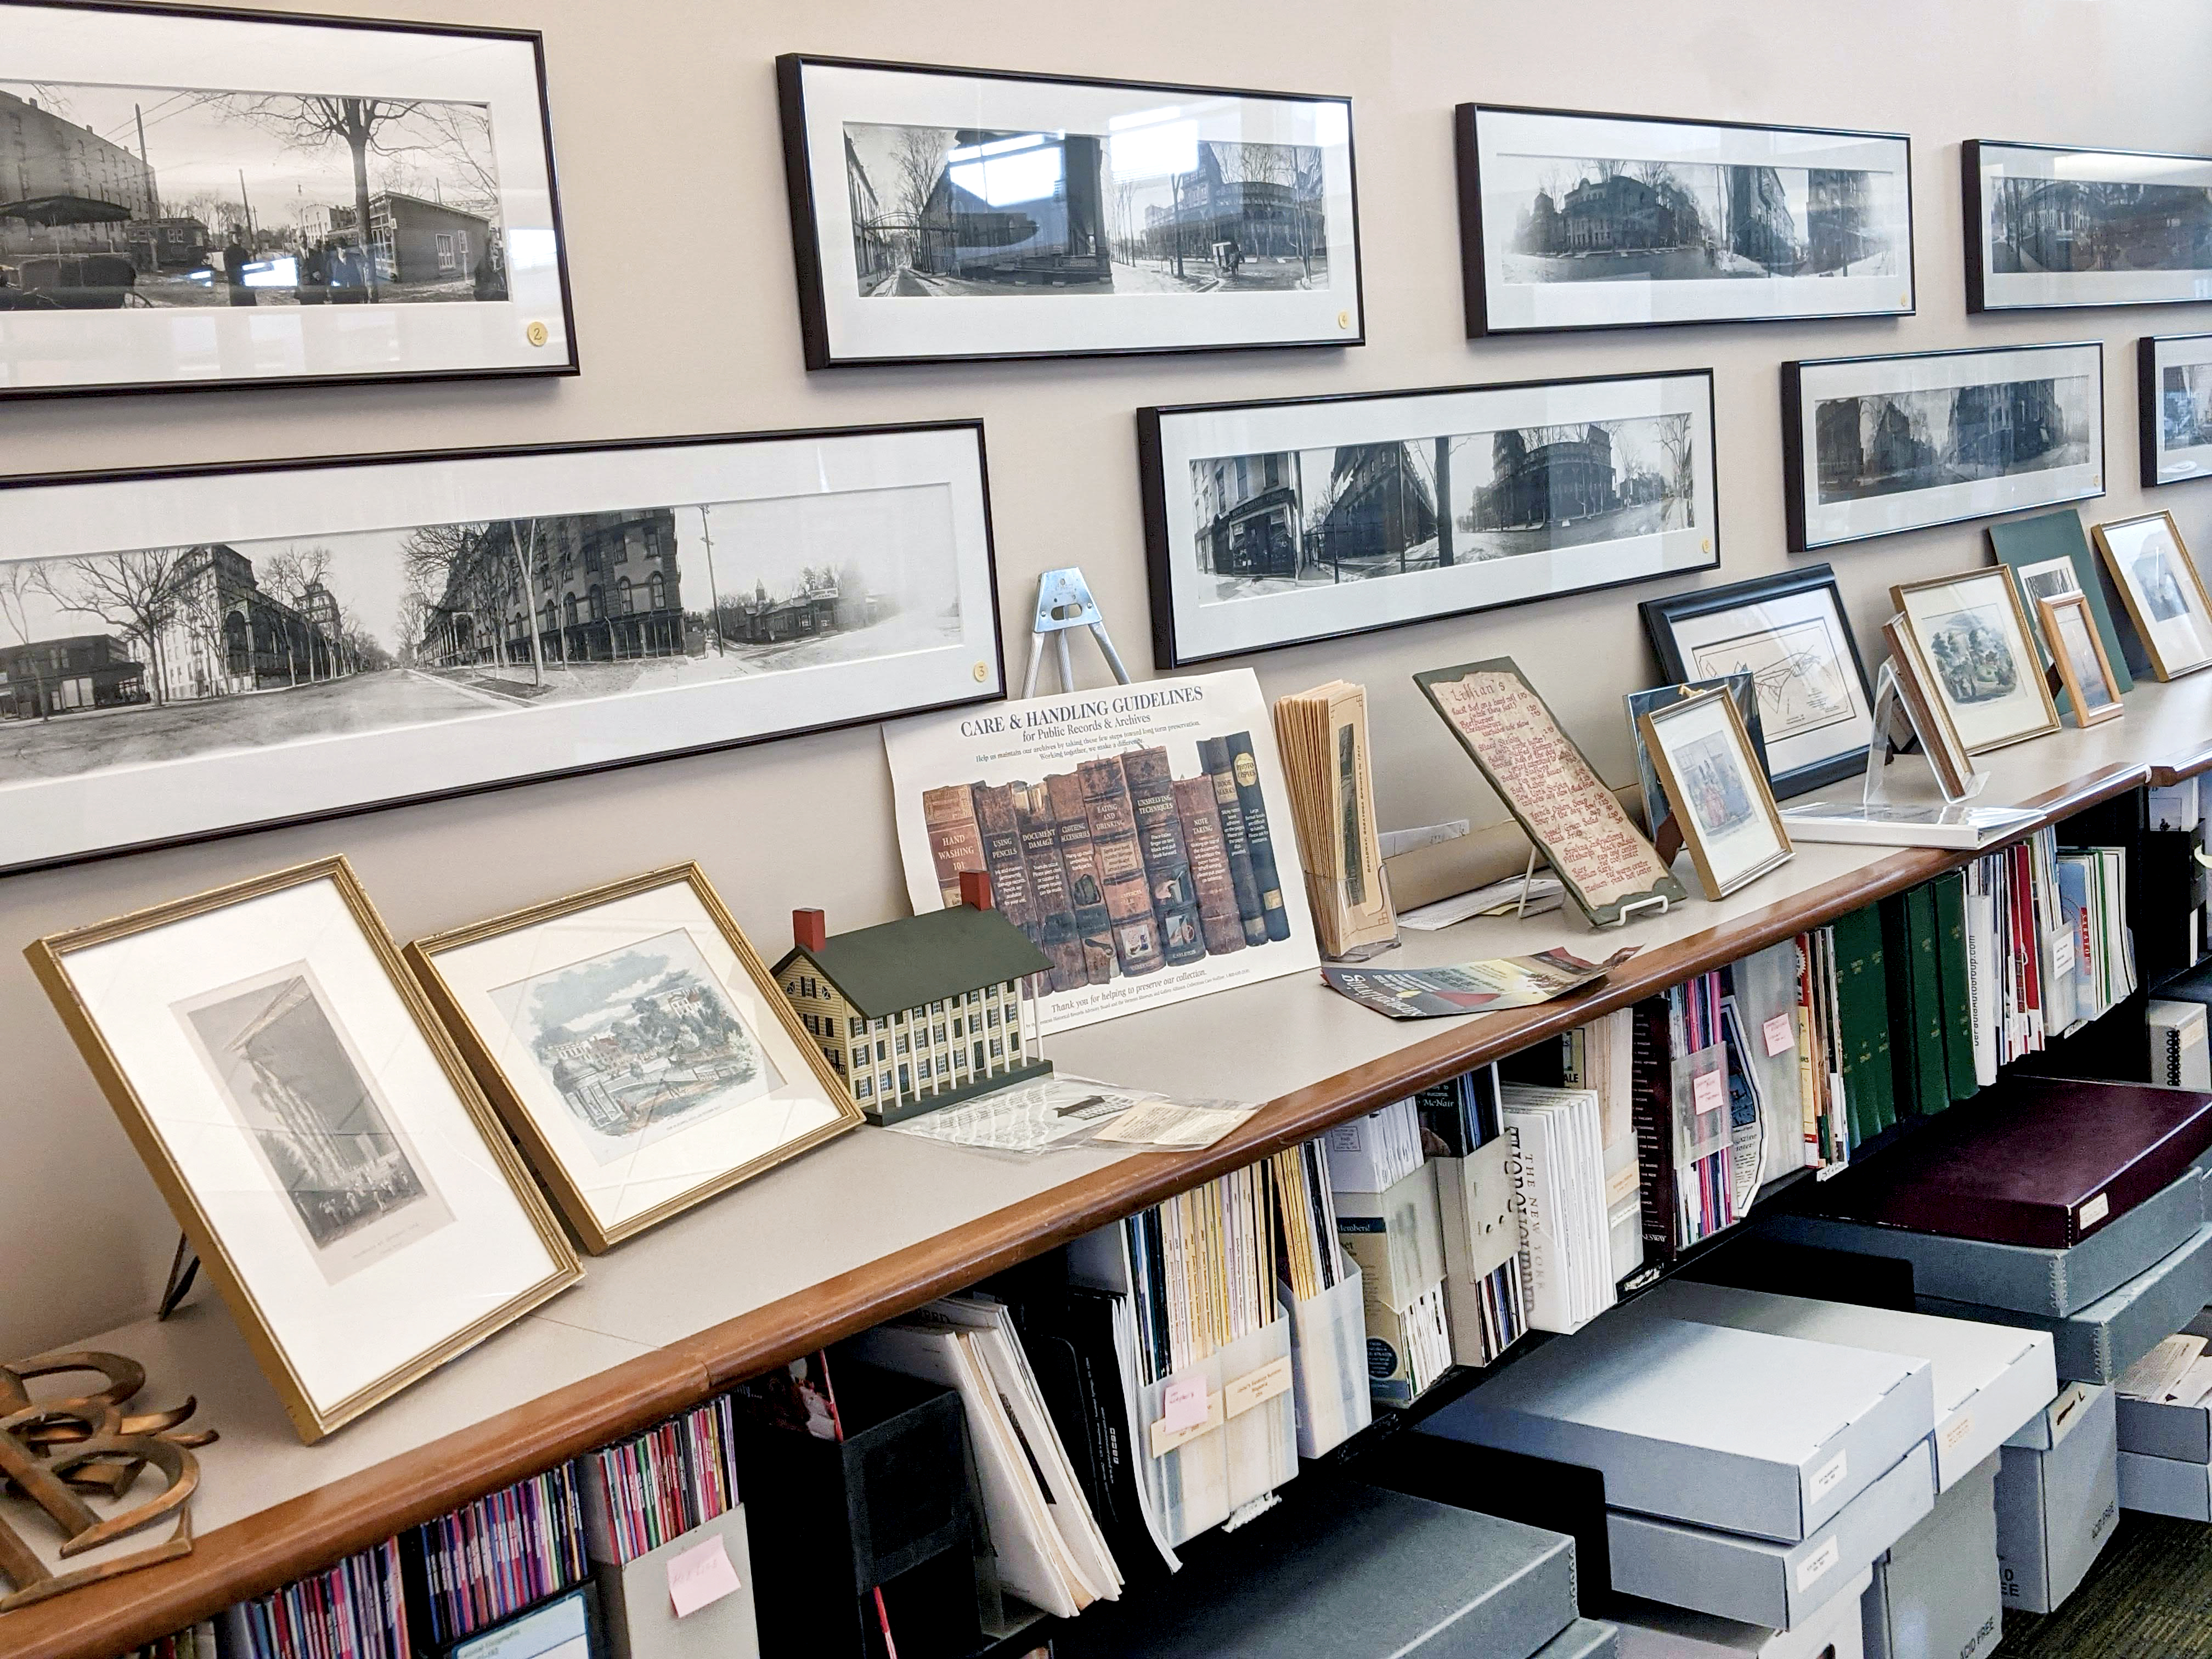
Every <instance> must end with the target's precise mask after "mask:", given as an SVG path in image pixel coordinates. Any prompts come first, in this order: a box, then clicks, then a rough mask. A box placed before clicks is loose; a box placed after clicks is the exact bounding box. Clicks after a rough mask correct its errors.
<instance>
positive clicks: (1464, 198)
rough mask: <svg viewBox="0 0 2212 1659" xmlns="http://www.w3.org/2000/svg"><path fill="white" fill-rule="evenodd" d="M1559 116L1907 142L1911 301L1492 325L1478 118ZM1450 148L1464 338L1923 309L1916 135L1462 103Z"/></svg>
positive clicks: (1835, 318) (1824, 318) (1902, 313)
mask: <svg viewBox="0 0 2212 1659" xmlns="http://www.w3.org/2000/svg"><path fill="white" fill-rule="evenodd" d="M1486 112H1487V113H1491V114H1496V115H1555V116H1564V117H1568V118H1573V119H1577V120H1596V121H1645V122H1649V123H1650V124H1652V125H1656V126H1669V127H1726V128H1734V129H1736V130H1738V131H1747V132H1810V133H1818V134H1820V135H1823V136H1825V137H1835V138H1881V139H1886V140H1888V141H1891V142H1893V143H1901V144H1903V145H1904V146H1905V243H1906V246H1905V288H1906V290H1907V292H1909V293H1910V294H1911V295H1912V303H1911V305H1908V306H1906V307H1904V308H1903V309H1901V310H1882V311H1806V312H1790V313H1784V314H1781V315H1775V316H1756V317H1668V318H1663V319H1657V320H1654V321H1650V322H1630V323H1552V324H1547V325H1542V326H1541V327H1528V328H1492V327H1491V326H1490V321H1489V318H1490V299H1489V272H1488V267H1487V261H1486V259H1485V258H1484V253H1483V240H1484V238H1483V220H1482V179H1481V167H1480V164H1479V162H1478V161H1477V157H1478V155H1479V154H1480V151H1479V149H1478V147H1477V145H1476V143H1475V121H1476V118H1478V117H1479V116H1480V115H1482V114H1484V113H1486ZM1452 148H1453V153H1454V157H1455V161H1456V163H1457V167H1456V169H1455V170H1456V173H1457V176H1458V190H1459V225H1460V233H1459V264H1460V287H1461V292H1462V302H1463V304H1464V305H1465V307H1466V311H1467V337H1468V339H1470V340H1480V339H1484V338H1486V337H1490V336H1492V335H1510V334H1593V333H1602V332H1605V331H1612V330H1618V329H1627V328H1695V327H1713V326H1716V325H1725V324H1729V323H1808V322H1840V321H1846V320H1853V319H1862V318H1883V317H1911V316H1915V315H1917V314H1918V312H1919V308H1920V279H1919V272H1918V260H1917V248H1918V246H1919V231H1918V226H1917V224H1916V223H1915V222H1914V219H1913V216H1912V136H1911V134H1910V133H1905V132H1871V131H1860V130H1859V129H1857V128H1856V127H1799V126H1788V125H1782V124H1780V123H1778V122H1772V121H1702V120H1698V119H1696V118H1692V117H1689V116H1682V115H1637V114H1632V113H1628V112H1622V111H1616V110H1588V109H1553V108H1548V107H1545V106H1540V105H1532V104H1477V103H1469V104H1462V105H1460V106H1457V107H1456V108H1455V109H1454V110H1453V112H1452Z"/></svg>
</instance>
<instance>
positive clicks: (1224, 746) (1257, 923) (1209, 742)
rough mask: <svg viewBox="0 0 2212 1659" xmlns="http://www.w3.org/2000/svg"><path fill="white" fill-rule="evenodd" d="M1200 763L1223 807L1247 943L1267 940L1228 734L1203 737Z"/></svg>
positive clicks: (1231, 873)
mask: <svg viewBox="0 0 2212 1659" xmlns="http://www.w3.org/2000/svg"><path fill="white" fill-rule="evenodd" d="M1198 763H1199V764H1200V766H1202V767H1204V768H1205V769H1206V776H1207V777H1208V778H1209V779H1210V780H1212V784H1213V804H1214V805H1216V806H1218V807H1219V808H1220V809H1221V839H1222V841H1223V842H1224V843H1225V845H1226V846H1227V847H1228V848H1229V879H1230V883H1231V885H1232V886H1233V887H1234V888H1235V889H1236V890H1237V916H1238V918H1239V919H1240V920H1241V921H1242V922H1243V928H1244V942H1245V944H1247V945H1265V944H1266V943H1267V911H1266V910H1265V909H1264V908H1262V907H1261V902H1260V883H1259V880H1258V878H1256V877H1255V875H1254V873H1253V870H1252V847H1251V842H1250V839H1249V837H1248V836H1246V834H1245V832H1244V806H1243V802H1242V801H1241V800H1240V799H1238V798H1237V773H1236V769H1235V768H1234V767H1232V766H1231V764H1230V760H1229V743H1228V740H1227V739H1226V738H1200V739H1199V742H1198Z"/></svg>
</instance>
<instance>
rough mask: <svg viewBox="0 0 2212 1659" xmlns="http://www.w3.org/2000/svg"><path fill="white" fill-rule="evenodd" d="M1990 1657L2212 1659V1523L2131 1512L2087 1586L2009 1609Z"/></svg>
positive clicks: (2115, 1532)
mask: <svg viewBox="0 0 2212 1659" xmlns="http://www.w3.org/2000/svg"><path fill="white" fill-rule="evenodd" d="M1990 1659H2212V1526H2206V1525H2205V1524H2204V1523H2203V1522H2201V1521H2169V1520H2167V1519H2166V1518H2165V1517H2164V1516H2154V1515H2137V1514H2135V1513H2132V1512H2130V1511H2123V1512H2122V1514H2121V1516H2120V1520H2119V1524H2118V1527H2117V1528H2114V1530H2113V1533H2112V1542H2111V1543H2109V1544H2107V1545H2106V1546H2105V1553H2103V1554H2102V1555H2100V1556H2099V1557H2098V1558H2097V1565H2095V1566H2093V1567H2092V1568H2090V1569H2089V1576H2088V1577H2087V1578H2085V1579H2083V1580H2082V1581H2081V1588H2080V1589H2076V1590H2075V1592H2074V1594H2073V1595H2069V1596H2068V1597H2067V1598H2066V1601H2065V1605H2063V1607H2060V1608H2059V1609H2058V1611H2057V1612H2056V1613H2051V1614H2048V1615H2046V1616H2045V1617H2043V1618H2037V1617H2036V1616H2035V1615H2034V1614H2033V1613H2010V1612H2008V1613H2006V1614H2005V1619H2004V1640H2003V1641H2002V1643H2000V1644H1998V1645H1997V1647H1996V1650H1995V1651H1994V1652H1993V1653H1992V1654H1991V1655H1990Z"/></svg>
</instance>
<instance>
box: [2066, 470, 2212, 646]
mask: <svg viewBox="0 0 2212 1659" xmlns="http://www.w3.org/2000/svg"><path fill="white" fill-rule="evenodd" d="M2154 525H2163V526H2165V529H2166V537H2167V539H2168V540H2169V541H2170V542H2171V543H2172V557H2171V558H2170V559H2162V560H2161V561H2160V568H2161V569H2162V571H2163V572H2164V573H2165V574H2167V575H2168V576H2169V577H2170V578H2171V594H2172V601H2176V602H2179V605H2180V607H2181V609H2180V611H2179V612H2177V613H2176V614H2175V615H2172V616H2159V615H2157V614H2154V601H2153V599H2152V597H2151V596H2150V595H2148V594H2147V593H2145V592H2143V591H2142V580H2141V571H2140V569H2139V568H2138V567H2139V565H2140V562H2141V561H2140V560H2139V559H2137V560H2130V558H2129V557H2128V556H2127V554H2126V553H2124V552H2123V551H2122V550H2120V549H2119V548H2118V547H2117V546H2115V545H2114V544H2113V539H2112V532H2127V531H2136V530H2142V529H2145V528H2146V527H2147V526H2154ZM2089 537H2090V539H2091V540H2093V541H2094V542H2095V543H2096V544H2097V556H2098V557H2099V558H2100V559H2101V560H2102V561H2103V562H2104V566H2105V568H2106V571H2107V572H2109V573H2110V574H2111V575H2112V586H2115V587H2117V588H2118V589H2119V590H2120V603H2121V604H2123V605H2126V606H2127V608H2128V620H2129V621H2130V623H2134V624H2135V630H2136V638H2137V639H2139V640H2141V641H2142V645H2143V650H2144V652H2145V653H2146V654H2147V655H2148V657H2149V658H2150V665H2151V668H2152V670H2153V671H2154V672H2155V673H2156V674H2157V675H2158V677H2159V678H2160V679H2162V680H2175V679H2179V678H2181V677H2182V676H2183V675H2184V674H2193V673H2195V672H2196V671H2197V670H2198V669H2200V668H2212V594H2208V593H2207V592H2206V590H2205V586H2204V578H2203V575H2201V574H2199V573H2198V571H2197V561H2196V560H2195V559H2193V558H2191V556H2190V553H2189V544H2188V543H2187V542H2185V541H2184V540H2182V538H2181V526H2179V525H2178V524H2176V523H2175V522H2174V521H2173V514H2172V513H2166V512H2159V513H2142V514H2140V515H2139V516H2137V517H2136V518H2132V519H2113V520H2108V521H2107V522H2106V523H2104V524H2100V525H2095V526H2092V527H2091V528H2090V531H2089ZM2177 624H2185V625H2186V634H2187V635H2193V636H2194V637H2195V640H2196V643H2197V646H2198V647H2199V649H2198V650H2197V653H2195V654H2194V655H2192V656H2189V657H2185V656H2184V655H2183V653H2181V652H2180V651H2179V649H2178V648H2177V647H2179V645H2180V644H2181V643H2182V642H2183V637H2184V635H2183V629H2180V628H2178V627H2177Z"/></svg>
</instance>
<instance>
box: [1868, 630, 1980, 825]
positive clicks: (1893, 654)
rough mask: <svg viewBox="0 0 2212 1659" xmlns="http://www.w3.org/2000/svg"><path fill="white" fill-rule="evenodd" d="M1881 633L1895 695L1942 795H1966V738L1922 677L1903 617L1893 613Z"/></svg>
mask: <svg viewBox="0 0 2212 1659" xmlns="http://www.w3.org/2000/svg"><path fill="white" fill-rule="evenodd" d="M1881 637H1882V640H1883V641H1884V642H1885V643H1886V644H1887V645H1888V647H1889V661H1890V671H1891V673H1892V675H1893V677H1894V678H1895V680H1896V682H1897V695H1898V698H1899V701H1900V702H1903V703H1904V704H1905V714H1906V715H1907V716H1908V717H1909V718H1910V719H1911V722H1912V730H1913V732H1914V733H1915V734H1916V735H1917V737H1918V738H1919V739H1920V752H1921V753H1922V754H1923V755H1924V756H1925V757H1927V760H1928V764H1929V766H1930V767H1931V768H1932V769H1934V770H1935V773H1936V783H1937V784H1938V785H1939V786H1940V787H1942V791H1943V798H1944V799H1946V800H1948V801H1952V802H1958V801H1963V800H1965V799H1967V797H1968V796H1969V795H1970V794H1972V793H1973V789H1974V762H1973V757H1972V756H1971V755H1969V754H1967V752H1966V739H1965V738H1961V737H1960V735H1959V727H1958V725H1957V723H1956V722H1954V720H1952V718H1951V711H1950V709H1949V708H1948V707H1947V706H1946V705H1945V704H1944V702H1943V700H1942V698H1941V697H1939V696H1936V694H1935V692H1934V690H1932V689H1931V688H1930V687H1929V684H1928V683H1927V682H1926V681H1925V680H1924V679H1923V678H1922V675H1923V672H1924V671H1923V667H1922V659H1921V658H1920V655H1919V653H1917V652H1916V651H1915V650H1914V649H1913V647H1912V635H1911V629H1909V627H1908V626H1907V624H1906V623H1905V618H1904V617H1897V616H1893V617H1891V618H1890V619H1889V620H1888V621H1887V622H1886V623H1883V624H1882V625H1881Z"/></svg>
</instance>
